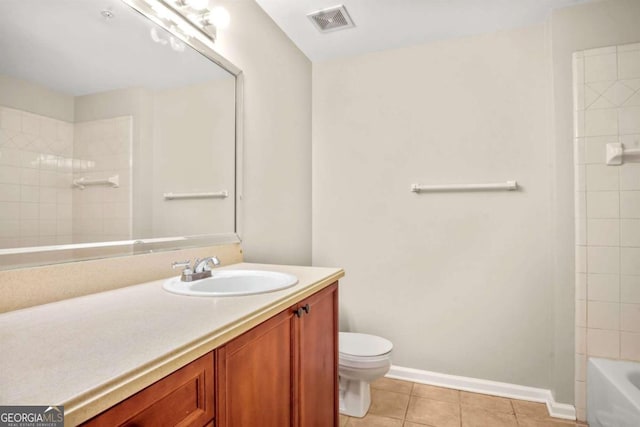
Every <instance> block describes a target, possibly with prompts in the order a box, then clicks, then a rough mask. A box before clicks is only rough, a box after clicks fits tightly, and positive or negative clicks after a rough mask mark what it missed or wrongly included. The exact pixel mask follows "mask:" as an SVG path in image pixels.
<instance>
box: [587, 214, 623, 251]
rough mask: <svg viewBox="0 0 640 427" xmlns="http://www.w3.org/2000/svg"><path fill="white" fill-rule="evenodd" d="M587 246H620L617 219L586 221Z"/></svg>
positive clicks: (618, 222)
mask: <svg viewBox="0 0 640 427" xmlns="http://www.w3.org/2000/svg"><path fill="white" fill-rule="evenodd" d="M587 230H588V231H587V244H588V245H590V246H618V245H620V221H619V220H618V219H590V220H588V221H587Z"/></svg>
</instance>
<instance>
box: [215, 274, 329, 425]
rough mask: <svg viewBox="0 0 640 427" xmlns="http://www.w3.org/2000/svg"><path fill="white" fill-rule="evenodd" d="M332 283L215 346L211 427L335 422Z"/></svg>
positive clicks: (327, 423) (324, 423)
mask: <svg viewBox="0 0 640 427" xmlns="http://www.w3.org/2000/svg"><path fill="white" fill-rule="evenodd" d="M337 303H338V294H337V283H334V284H333V285H331V286H329V287H327V288H325V289H323V290H321V291H319V292H318V293H316V294H314V295H312V296H310V297H309V298H307V299H305V300H303V301H301V302H300V303H298V304H296V305H294V306H292V307H290V308H289V309H288V310H285V311H284V312H282V313H280V314H278V315H276V316H275V317H273V318H271V319H269V320H267V321H266V322H264V323H262V324H260V325H258V326H256V327H255V328H253V329H251V330H250V331H248V332H246V333H245V334H243V335H241V336H239V337H238V338H235V339H234V340H232V341H230V342H229V343H227V344H225V345H224V346H222V347H220V348H219V349H218V350H217V351H218V357H217V370H216V375H217V378H218V393H217V404H216V426H217V427H251V426H260V427H286V426H292V427H330V426H337V425H338V372H337V357H338V341H337V337H338V332H337V331H338V316H337V313H338V312H337V308H338V305H337Z"/></svg>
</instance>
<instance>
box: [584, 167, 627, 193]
mask: <svg viewBox="0 0 640 427" xmlns="http://www.w3.org/2000/svg"><path fill="white" fill-rule="evenodd" d="M586 170H587V188H588V189H589V191H612V190H618V189H619V188H620V178H619V174H618V169H616V168H612V167H610V166H606V165H587V166H586Z"/></svg>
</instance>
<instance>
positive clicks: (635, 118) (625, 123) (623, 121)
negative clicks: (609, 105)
mask: <svg viewBox="0 0 640 427" xmlns="http://www.w3.org/2000/svg"><path fill="white" fill-rule="evenodd" d="M618 121H619V123H618V127H619V129H620V134H621V135H627V134H633V133H640V107H623V108H620V110H619V112H618Z"/></svg>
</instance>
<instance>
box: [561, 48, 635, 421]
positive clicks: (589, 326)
mask: <svg viewBox="0 0 640 427" xmlns="http://www.w3.org/2000/svg"><path fill="white" fill-rule="evenodd" d="M581 61H582V62H581ZM583 77H584V79H583ZM574 110H575V111H574V117H575V123H576V129H575V133H574V137H575V138H576V139H575V140H574V150H575V155H574V159H575V189H576V202H575V207H576V213H575V218H576V223H575V225H576V233H575V236H576V245H577V246H576V283H575V289H576V342H575V344H576V372H575V374H576V380H577V381H576V408H577V409H579V408H580V407H581V406H583V405H584V401H583V399H582V396H581V390H579V388H580V387H581V385H580V383H581V380H584V379H585V378H584V376H583V370H582V367H583V365H582V361H583V359H582V356H581V355H582V354H584V353H585V352H586V354H587V355H588V356H597V357H608V358H615V359H619V358H622V359H629V360H636V361H640V163H638V162H634V161H626V162H624V163H623V164H622V165H620V166H608V165H606V164H605V153H606V145H607V144H609V143H618V142H619V143H621V144H623V145H624V147H626V148H640V43H636V44H634V45H626V46H617V47H616V46H610V47H607V48H599V49H591V50H588V51H584V52H582V53H577V54H576V55H574ZM585 236H586V239H585ZM585 246H586V250H585ZM585 256H586V258H585ZM584 271H586V272H587V274H586V304H585V300H584V298H585V295H584V288H583V285H584V274H583V272H584ZM585 325H586V326H585Z"/></svg>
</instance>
